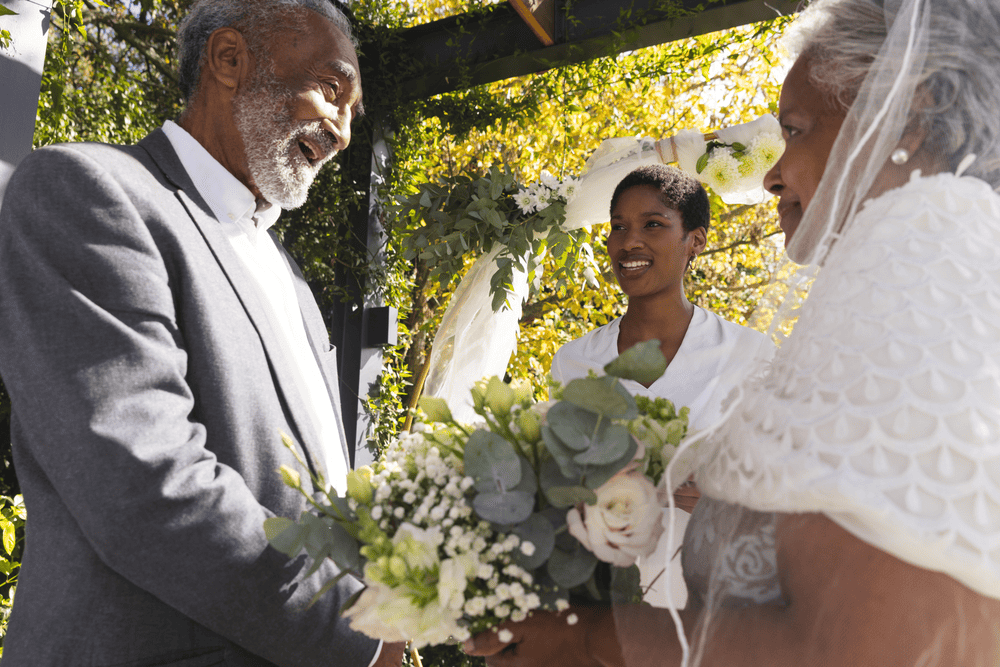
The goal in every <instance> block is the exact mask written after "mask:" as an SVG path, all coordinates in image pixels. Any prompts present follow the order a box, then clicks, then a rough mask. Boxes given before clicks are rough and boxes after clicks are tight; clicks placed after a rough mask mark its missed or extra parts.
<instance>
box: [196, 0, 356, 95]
mask: <svg viewBox="0 0 1000 667" xmlns="http://www.w3.org/2000/svg"><path fill="white" fill-rule="evenodd" d="M297 9H308V10H311V11H313V12H315V13H317V14H319V15H320V16H323V17H325V18H326V19H328V20H329V21H330V22H331V23H333V24H334V25H335V26H336V27H337V28H339V29H340V31H341V32H343V33H344V34H345V35H347V37H348V39H350V40H351V43H352V44H354V46H355V48H357V45H358V44H357V41H356V40H355V38H354V35H353V33H352V31H351V22H350V21H349V20H348V19H347V17H346V16H345V15H344V13H343V12H341V11H340V10H339V9H337V8H336V7H334V5H333V4H332V3H331V2H330V0H198V2H196V3H195V5H194V7H192V8H191V13H189V14H188V16H187V18H185V19H184V22H183V23H182V24H181V27H180V30H179V32H178V35H177V41H178V47H177V48H178V59H179V61H180V67H179V69H180V86H181V93H183V95H184V99H185V100H186V101H188V102H190V101H191V99H192V98H193V97H194V95H195V93H196V91H197V90H198V85H199V83H200V81H201V65H202V58H203V57H204V55H205V44H206V43H207V42H208V38H209V37H210V36H211V34H212V33H213V32H215V31H216V30H218V29H219V28H234V29H236V30H238V31H239V32H240V33H242V35H243V38H244V39H245V40H246V42H247V46H248V48H249V49H250V52H251V53H252V54H253V55H254V56H255V57H261V56H266V57H270V51H269V48H268V47H269V44H270V41H271V38H272V37H273V36H274V34H275V33H276V32H277V31H278V30H279V29H281V28H286V29H287V28H292V29H301V28H302V27H303V22H304V21H306V20H308V19H305V18H303V17H302V15H300V14H299V13H298V12H296V11H295V10H297Z"/></svg>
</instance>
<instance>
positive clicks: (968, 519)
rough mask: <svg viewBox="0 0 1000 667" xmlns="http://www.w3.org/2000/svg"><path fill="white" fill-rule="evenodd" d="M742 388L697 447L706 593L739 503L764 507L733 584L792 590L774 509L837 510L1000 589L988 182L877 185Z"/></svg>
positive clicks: (940, 179)
mask: <svg viewBox="0 0 1000 667" xmlns="http://www.w3.org/2000/svg"><path fill="white" fill-rule="evenodd" d="M743 391H744V395H743V397H742V400H741V402H740V403H739V404H738V406H737V408H736V409H735V410H734V412H733V413H732V414H731V415H730V417H729V418H728V419H727V420H726V421H724V422H722V424H721V425H720V426H719V427H718V429H717V430H715V431H714V433H713V434H712V435H711V436H710V437H709V439H708V440H707V441H706V442H703V443H702V444H701V445H700V447H699V450H700V451H699V452H698V454H699V456H703V457H704V459H703V460H704V461H706V465H705V467H704V468H703V469H702V470H701V472H700V474H699V475H698V477H697V481H698V484H699V487H700V488H701V489H702V492H703V493H704V494H705V496H707V497H708V502H707V503H706V507H704V508H700V511H699V512H697V513H696V515H695V516H694V517H693V518H692V521H691V524H690V526H689V527H688V533H687V539H686V546H685V550H686V551H685V558H686V563H685V569H686V575H688V578H689V585H691V586H692V588H693V589H695V590H693V591H692V593H693V594H695V593H696V591H697V589H699V588H701V587H702V585H701V584H699V577H700V576H702V575H705V574H706V572H704V571H702V572H701V574H699V566H698V563H699V562H700V563H706V562H711V559H712V558H713V557H715V556H711V555H710V547H711V541H712V540H711V539H706V536H707V538H712V537H713V536H714V535H716V534H717V533H718V532H719V526H718V525H717V524H719V523H720V522H722V521H724V516H725V511H724V509H725V507H726V506H725V505H724V504H723V502H725V503H734V504H737V505H740V506H742V507H744V508H748V509H750V510H755V511H756V512H764V513H765V514H757V513H756V512H751V513H748V515H749V516H744V518H743V519H742V522H743V525H741V526H740V527H739V530H737V536H736V538H734V539H733V540H730V541H728V544H727V545H725V548H726V549H728V550H729V551H730V552H731V553H729V555H728V560H729V561H730V562H732V563H735V564H737V565H738V566H737V567H735V568H730V569H731V570H732V572H730V574H728V575H726V576H727V578H728V579H730V580H731V581H730V583H729V584H727V585H728V587H729V588H730V589H731V590H730V593H731V594H732V595H733V596H734V597H736V598H742V599H744V600H746V601H747V602H754V601H756V602H761V601H766V600H769V599H773V598H774V597H775V596H776V595H777V594H778V592H777V591H776V589H775V588H774V585H775V580H774V579H773V573H774V562H773V559H774V549H773V536H772V539H770V541H769V533H768V531H769V530H773V521H772V520H770V519H769V513H772V512H823V513H824V514H826V515H827V516H829V517H830V518H831V519H832V520H834V521H835V522H837V523H838V524H839V525H841V526H842V527H844V528H845V529H846V530H848V531H850V532H851V533H853V534H854V535H856V536H857V537H859V538H860V539H862V540H864V541H866V542H868V543H869V544H872V545H874V546H876V547H878V548H880V549H882V550H884V551H886V552H888V553H890V554H893V555H895V556H896V557H898V558H900V559H901V560H904V561H907V562H909V563H912V564H914V565H917V566H919V567H922V568H925V569H929V570H934V571H941V572H944V573H946V574H948V575H950V576H952V577H954V578H955V579H957V580H958V581H960V582H962V583H963V584H965V585H966V586H969V587H970V588H972V589H974V590H976V591H978V592H980V593H982V594H984V595H987V596H990V597H994V598H1000V196H998V195H997V193H995V192H993V190H992V189H991V188H990V187H989V186H988V185H987V184H986V183H984V182H983V181H980V180H978V179H975V178H960V177H958V176H955V175H953V174H938V175H935V176H932V177H929V178H920V177H919V175H915V176H914V177H913V178H911V180H910V182H909V183H907V184H906V185H904V186H903V187H901V188H898V189H896V190H893V191H890V192H887V193H885V194H883V195H882V196H880V197H878V198H876V199H873V200H871V201H868V202H867V203H866V204H865V205H864V208H863V210H862V211H861V212H860V213H859V214H858V215H857V217H856V218H855V220H854V221H853V223H852V225H851V227H850V229H849V230H848V231H847V232H846V233H845V234H844V236H842V237H841V238H839V239H837V240H836V242H835V245H834V246H833V248H832V249H831V251H830V253H829V255H828V257H827V259H826V261H825V264H824V268H823V269H822V271H821V272H820V274H819V276H818V277H817V278H816V281H815V284H814V285H813V287H812V290H811V292H810V295H809V299H808V301H807V302H806V304H805V305H804V306H803V307H802V309H801V314H800V316H799V319H798V322H797V324H796V326H795V328H794V330H793V332H792V333H791V335H790V337H789V338H788V340H787V341H786V342H785V344H784V345H783V346H782V347H781V349H780V350H779V351H778V354H777V355H776V357H775V359H774V367H773V370H772V372H771V373H770V374H769V375H768V376H767V377H766V378H765V379H763V380H762V381H757V382H756V383H755V384H754V383H751V384H748V385H745V386H744V387H743ZM741 531H742V534H743V537H740V533H741ZM740 549H743V550H744V552H743V553H742V554H740V553H737V552H738V551H739V550H740ZM747 554H749V556H748V555H747ZM717 555H718V554H716V556H717ZM741 557H743V560H742V561H741V560H740V558H741ZM748 558H749V560H748ZM726 560H727V557H723V558H722V560H721V561H719V562H726ZM740 563H742V565H739V564H740ZM748 564H749V565H748ZM740 568H742V570H741V569H740ZM702 569H703V568H702ZM702 583H703V582H702ZM769 587H770V588H769Z"/></svg>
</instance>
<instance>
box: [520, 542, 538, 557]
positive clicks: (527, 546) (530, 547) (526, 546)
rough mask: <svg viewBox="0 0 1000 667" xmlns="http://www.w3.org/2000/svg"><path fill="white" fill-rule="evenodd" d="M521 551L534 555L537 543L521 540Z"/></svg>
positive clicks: (527, 554)
mask: <svg viewBox="0 0 1000 667" xmlns="http://www.w3.org/2000/svg"><path fill="white" fill-rule="evenodd" d="M521 553H523V554H524V555H525V556H532V555H534V553H535V545H534V544H532V543H531V542H521Z"/></svg>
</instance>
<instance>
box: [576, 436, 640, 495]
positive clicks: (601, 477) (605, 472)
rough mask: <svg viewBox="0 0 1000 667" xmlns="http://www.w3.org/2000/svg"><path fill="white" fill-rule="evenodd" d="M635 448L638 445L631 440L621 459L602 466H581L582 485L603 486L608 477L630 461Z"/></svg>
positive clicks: (589, 487)
mask: <svg viewBox="0 0 1000 667" xmlns="http://www.w3.org/2000/svg"><path fill="white" fill-rule="evenodd" d="M637 448H638V445H637V444H636V442H635V440H632V442H631V445H630V446H629V450H628V451H627V452H626V454H625V456H623V457H622V458H621V460H619V461H616V462H614V463H610V464H608V465H603V466H599V465H590V466H581V467H582V469H583V482H582V483H583V486H586V487H587V488H588V489H599V488H601V487H602V486H604V485H605V484H606V483H607V481H608V480H609V479H611V478H612V477H614V476H615V475H616V474H617V473H618V472H619V471H621V470H622V469H623V468H624V467H625V466H627V465H628V464H629V463H630V462H631V461H632V459H633V458H634V457H635V452H636V449H637Z"/></svg>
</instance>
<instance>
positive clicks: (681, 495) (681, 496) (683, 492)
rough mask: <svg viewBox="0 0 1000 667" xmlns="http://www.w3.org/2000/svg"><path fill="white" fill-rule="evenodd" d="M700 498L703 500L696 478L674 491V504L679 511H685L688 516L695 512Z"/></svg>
mask: <svg viewBox="0 0 1000 667" xmlns="http://www.w3.org/2000/svg"><path fill="white" fill-rule="evenodd" d="M699 498H701V491H699V490H698V487H697V485H695V483H694V477H692V478H691V479H689V480H688V481H686V482H684V483H683V484H681V485H680V486H679V487H677V490H676V491H674V504H675V505H676V506H677V509H681V510H684V511H685V512H687V513H688V514H690V513H691V512H693V511H694V506H695V505H696V504H697V503H698V499H699Z"/></svg>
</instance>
